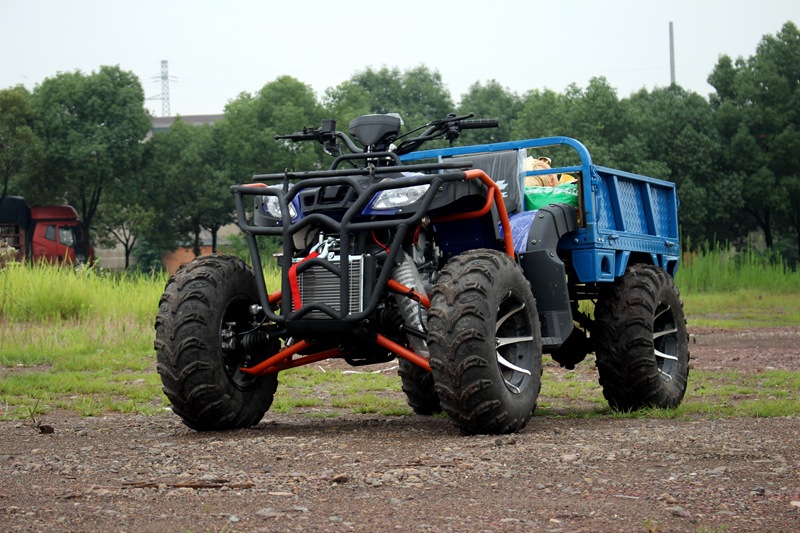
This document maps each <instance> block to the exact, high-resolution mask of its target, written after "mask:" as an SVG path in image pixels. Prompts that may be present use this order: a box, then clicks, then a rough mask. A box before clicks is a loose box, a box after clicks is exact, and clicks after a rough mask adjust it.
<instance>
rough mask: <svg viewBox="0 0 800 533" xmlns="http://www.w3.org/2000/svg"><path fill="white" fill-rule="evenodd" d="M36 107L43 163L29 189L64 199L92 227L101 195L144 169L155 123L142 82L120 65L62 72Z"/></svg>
mask: <svg viewBox="0 0 800 533" xmlns="http://www.w3.org/2000/svg"><path fill="white" fill-rule="evenodd" d="M32 103H33V109H34V112H35V114H36V122H35V128H34V132H35V133H36V134H37V135H38V136H39V138H40V139H41V140H42V143H43V155H44V162H43V165H42V167H41V169H40V170H39V172H38V173H37V175H35V176H29V178H30V179H31V180H33V181H35V185H36V186H31V185H32V184H31V182H30V181H29V182H28V184H27V185H28V186H29V187H30V188H31V189H33V190H37V191H38V194H39V196H40V200H51V201H52V200H60V199H61V198H63V199H66V200H67V201H68V202H69V203H70V204H72V205H74V206H75V207H76V208H77V209H78V211H79V213H80V215H81V217H82V218H83V222H84V224H85V225H86V227H87V228H90V227H91V226H92V224H93V222H94V217H95V214H96V212H97V209H98V207H99V206H100V202H101V199H102V197H103V194H104V193H105V192H106V191H107V190H109V189H113V188H115V187H117V188H124V187H127V186H128V185H129V184H130V183H131V182H133V181H134V180H135V179H136V178H137V176H138V173H139V170H140V167H141V158H142V152H143V148H142V140H143V139H144V137H145V135H146V133H147V131H148V130H149V129H150V127H151V122H150V117H149V116H148V114H147V112H146V110H145V108H144V92H143V90H142V86H141V84H140V82H139V79H138V78H137V77H136V76H135V75H134V74H133V73H131V72H128V71H124V70H122V69H120V68H119V67H118V66H113V67H111V66H103V67H100V70H99V71H97V72H92V73H91V74H89V75H84V74H83V73H81V72H80V71H76V72H72V73H60V74H58V75H56V76H54V77H52V78H48V79H46V80H44V81H43V82H42V83H41V84H40V85H38V86H37V87H36V88H35V89H34V91H33V97H32ZM41 196H48V197H49V198H41Z"/></svg>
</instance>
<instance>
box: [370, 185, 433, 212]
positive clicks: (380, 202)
mask: <svg viewBox="0 0 800 533" xmlns="http://www.w3.org/2000/svg"><path fill="white" fill-rule="evenodd" d="M428 187H430V185H414V186H412V187H403V188H402V189H388V190H385V191H381V192H380V193H378V195H377V196H376V197H375V201H374V202H372V209H377V210H381V209H397V208H398V207H404V206H407V205H411V204H413V203H414V202H416V201H417V200H419V199H420V198H422V196H423V195H424V194H425V191H427V190H428Z"/></svg>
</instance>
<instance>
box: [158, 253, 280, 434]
mask: <svg viewBox="0 0 800 533" xmlns="http://www.w3.org/2000/svg"><path fill="white" fill-rule="evenodd" d="M256 294H257V293H256V283H255V277H254V275H253V271H252V269H250V267H249V266H247V265H245V264H244V263H243V262H242V261H240V260H239V259H236V258H233V257H226V256H221V255H211V256H202V257H199V258H197V259H195V260H193V261H192V262H190V263H187V264H186V265H184V266H183V267H181V268H180V269H179V270H178V272H177V273H176V274H175V276H174V277H172V278H170V280H169V282H168V283H167V287H166V289H165V290H164V294H163V295H162V297H161V301H160V303H159V310H158V317H157V318H156V341H155V349H156V356H157V360H158V373H159V374H160V375H161V382H162V385H163V390H164V394H166V396H167V398H169V400H170V402H171V403H172V410H173V411H174V412H175V414H177V415H179V416H180V417H181V418H182V419H183V422H184V423H185V424H186V425H187V426H189V427H191V428H193V429H196V430H198V431H209V430H224V429H237V428H244V427H249V426H253V425H255V424H257V423H258V422H259V421H260V420H261V418H262V417H263V416H264V413H266V411H267V409H269V407H270V405H271V404H272V399H273V396H274V394H275V390H276V389H277V386H278V378H277V374H269V375H266V376H261V377H258V376H252V375H250V374H247V373H244V372H242V371H241V370H240V367H241V366H243V365H244V364H246V363H247V362H248V361H249V359H250V354H248V353H247V352H246V351H245V350H244V348H242V346H241V345H239V344H238V343H231V342H230V339H229V337H230V335H231V333H232V334H233V335H237V334H239V333H242V332H244V331H247V330H249V329H251V328H252V326H251V325H250V324H249V320H250V315H249V307H250V305H251V304H254V303H257V302H258V299H257V297H256ZM272 348H274V349H275V350H277V349H278V348H279V346H277V345H276V346H274V347H272Z"/></svg>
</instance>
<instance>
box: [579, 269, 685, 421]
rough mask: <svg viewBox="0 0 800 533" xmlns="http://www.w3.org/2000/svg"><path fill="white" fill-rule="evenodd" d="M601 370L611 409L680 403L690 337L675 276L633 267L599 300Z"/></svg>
mask: <svg viewBox="0 0 800 533" xmlns="http://www.w3.org/2000/svg"><path fill="white" fill-rule="evenodd" d="M595 320H596V322H597V336H598V343H597V351H596V355H597V369H598V372H599V374H600V385H601V386H602V387H603V395H604V396H605V397H606V400H608V403H609V405H611V407H612V408H614V409H617V410H621V411H629V410H633V409H639V408H642V407H647V406H651V407H661V408H671V407H677V406H678V405H680V403H681V401H682V400H683V395H684V393H685V392H686V381H687V379H688V376H689V336H688V334H687V331H686V318H685V316H684V313H683V303H682V302H681V299H680V294H679V292H678V289H677V287H675V283H674V281H673V279H672V277H671V276H669V275H668V274H667V273H666V272H665V271H664V270H662V269H661V268H658V267H656V266H653V265H633V266H631V267H629V268H628V270H627V272H626V273H625V275H624V276H623V277H622V278H620V279H619V280H617V282H615V283H614V285H613V286H612V287H611V288H610V289H608V291H607V292H605V293H604V294H603V295H602V296H601V298H600V299H599V300H598V302H597V307H596V309H595Z"/></svg>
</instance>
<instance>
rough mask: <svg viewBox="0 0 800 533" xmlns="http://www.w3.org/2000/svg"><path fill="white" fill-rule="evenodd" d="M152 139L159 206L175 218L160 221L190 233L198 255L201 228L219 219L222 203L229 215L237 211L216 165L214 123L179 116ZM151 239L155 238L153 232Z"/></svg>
mask: <svg viewBox="0 0 800 533" xmlns="http://www.w3.org/2000/svg"><path fill="white" fill-rule="evenodd" d="M150 142H151V143H152V145H153V151H154V157H153V161H152V164H151V168H150V173H151V179H153V180H154V181H158V182H160V183H161V184H162V185H161V186H160V187H159V193H160V195H159V196H160V198H159V199H158V200H157V201H158V202H159V203H160V204H161V205H160V207H159V210H160V211H162V212H168V213H169V218H170V219H171V223H170V222H169V221H167V220H163V219H162V220H159V223H160V224H161V225H162V230H164V229H166V230H167V231H169V232H171V233H173V234H177V235H181V236H188V238H189V242H190V243H191V246H192V249H193V251H194V254H195V256H198V255H200V252H201V250H200V246H201V241H200V236H201V232H202V230H203V228H204V227H209V226H211V227H213V225H214V224H215V223H216V219H215V216H214V214H216V212H217V210H218V209H220V204H222V205H224V206H225V207H224V208H223V209H224V210H225V212H226V213H228V217H230V213H231V212H232V211H233V205H232V199H231V198H230V193H228V192H227V190H225V187H224V186H222V185H221V184H220V183H219V182H218V180H217V177H218V173H217V172H215V169H214V168H213V166H212V163H213V161H212V159H211V154H212V126H209V125H201V126H193V125H191V124H187V123H185V122H183V121H182V120H180V118H178V119H177V120H175V122H173V124H172V126H170V128H169V130H167V131H166V132H163V133H159V134H157V135H155V136H153V138H152V139H151V141H150ZM209 213H214V214H212V215H210V214H209ZM165 224H168V226H167V228H164V225H165ZM169 226H171V227H169ZM147 240H148V242H151V240H150V238H149V236H148V239H147ZM151 244H152V242H151Z"/></svg>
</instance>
